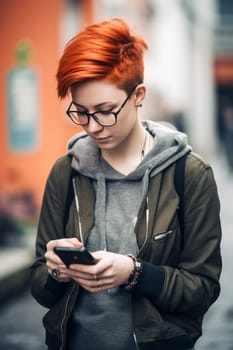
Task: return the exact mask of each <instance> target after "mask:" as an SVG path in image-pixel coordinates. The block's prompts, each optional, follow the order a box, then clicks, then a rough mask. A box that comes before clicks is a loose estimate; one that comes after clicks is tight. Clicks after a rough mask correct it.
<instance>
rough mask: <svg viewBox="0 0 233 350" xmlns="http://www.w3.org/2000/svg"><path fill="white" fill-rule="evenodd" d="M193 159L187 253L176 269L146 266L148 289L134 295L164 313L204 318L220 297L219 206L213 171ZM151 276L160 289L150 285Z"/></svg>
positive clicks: (189, 168)
mask: <svg viewBox="0 0 233 350" xmlns="http://www.w3.org/2000/svg"><path fill="white" fill-rule="evenodd" d="M191 157H192V161H191V162H190V160H189V161H188V164H187V167H186V168H187V169H186V179H185V215H184V221H185V227H184V249H183V250H182V251H181V252H180V258H179V262H178V264H177V266H175V267H174V266H166V265H164V266H151V264H150V265H148V264H145V273H144V276H143V279H144V285H145V286H147V287H146V288H145V287H143V286H142V283H140V284H139V286H138V289H137V290H136V291H135V292H136V293H139V294H144V295H146V296H148V297H150V299H152V300H153V302H154V303H155V304H156V305H157V306H158V307H159V308H160V309H162V310H164V311H165V312H169V313H170V312H171V313H173V312H183V313H190V314H197V315H201V316H202V315H203V314H204V313H205V312H206V311H207V310H208V308H209V307H210V305H211V304H212V303H213V302H214V301H215V300H216V299H217V297H218V295H219V293H220V284H219V278H220V273H221V268H222V262H221V253H220V242H221V224H220V203H219V198H218V192H217V187H216V183H215V180H214V176H213V172H212V169H211V167H210V166H209V165H208V164H206V163H205V162H204V161H203V160H201V159H200V158H199V157H198V156H196V155H192V156H191ZM162 270H163V271H164V274H163V273H162ZM148 276H149V277H148ZM152 276H153V277H154V280H158V281H159V284H158V285H157V283H155V284H154V283H150V282H151V280H152V278H153V277H152ZM148 278H150V281H149V280H148ZM153 289H154V290H153Z"/></svg>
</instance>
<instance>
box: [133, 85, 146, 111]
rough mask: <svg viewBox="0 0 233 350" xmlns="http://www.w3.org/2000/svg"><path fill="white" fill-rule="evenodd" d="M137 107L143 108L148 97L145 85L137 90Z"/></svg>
mask: <svg viewBox="0 0 233 350" xmlns="http://www.w3.org/2000/svg"><path fill="white" fill-rule="evenodd" d="M134 96H135V97H134V98H135V105H136V106H137V107H141V106H142V103H143V101H144V99H145V96H146V86H145V84H139V85H138V86H137V87H136V89H135V95H134Z"/></svg>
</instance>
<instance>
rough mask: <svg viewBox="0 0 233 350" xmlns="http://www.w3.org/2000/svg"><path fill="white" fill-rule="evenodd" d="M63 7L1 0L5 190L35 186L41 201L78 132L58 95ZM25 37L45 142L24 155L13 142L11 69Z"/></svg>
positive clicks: (59, 0)
mask: <svg viewBox="0 0 233 350" xmlns="http://www.w3.org/2000/svg"><path fill="white" fill-rule="evenodd" d="M84 3H85V2H84ZM64 6H65V0H49V1H48V0H40V1H32V0H7V1H0V23H1V24H0V28H1V36H0V44H1V45H0V47H1V61H0V116H1V128H0V190H1V191H3V190H6V189H8V190H10V191H16V192H18V191H22V190H30V191H32V192H33V193H34V194H35V199H36V202H37V204H39V205H40V203H41V199H42V194H43V190H44V185H45V181H46V178H47V175H48V172H49V170H50V169H51V166H52V164H53V163H54V161H55V159H56V158H58V157H59V156H60V155H62V154H64V153H65V151H66V143H67V140H68V139H69V138H70V136H71V135H73V134H74V133H76V132H77V131H78V129H77V127H75V126H73V125H71V123H69V122H68V121H67V118H66V117H65V107H66V106H65V104H64V103H61V102H59V100H58V98H57V95H56V80H55V74H56V68H57V63H58V58H59V55H60V52H59V45H60V41H59V40H60V38H59V33H60V32H59V27H60V21H61V16H62V13H63V11H64ZM84 17H85V16H84ZM87 18H88V16H87V15H86V20H87ZM25 38H29V39H30V40H31V42H32V46H33V55H32V60H31V62H30V66H31V67H34V68H36V69H37V71H38V72H39V97H38V98H39V125H40V127H39V130H38V132H39V135H40V136H39V140H40V142H39V145H38V147H37V149H36V150H34V151H33V152H31V153H28V154H20V153H16V152H12V151H11V150H10V149H9V146H8V140H7V137H8V136H7V118H8V117H7V90H6V81H7V74H8V72H9V70H10V69H12V68H13V67H14V66H15V48H16V45H17V44H18V42H19V41H20V40H21V39H25Z"/></svg>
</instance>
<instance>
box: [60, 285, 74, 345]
mask: <svg viewBox="0 0 233 350" xmlns="http://www.w3.org/2000/svg"><path fill="white" fill-rule="evenodd" d="M74 288H75V284H73V286H72V289H71V291H70V294H69V295H68V297H67V300H66V305H65V311H64V315H63V318H62V321H61V326H60V331H61V347H60V349H59V350H63V349H65V344H64V331H63V326H64V322H65V319H66V315H67V310H68V305H69V302H70V298H71V295H72V294H73V291H74Z"/></svg>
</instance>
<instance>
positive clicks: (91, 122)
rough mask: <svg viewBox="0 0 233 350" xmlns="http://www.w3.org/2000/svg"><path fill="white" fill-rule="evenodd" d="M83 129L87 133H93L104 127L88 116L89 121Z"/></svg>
mask: <svg viewBox="0 0 233 350" xmlns="http://www.w3.org/2000/svg"><path fill="white" fill-rule="evenodd" d="M85 129H86V131H87V132H88V133H89V134H95V133H97V132H99V131H102V130H103V129H104V127H103V126H102V125H100V124H98V123H97V122H96V121H95V119H94V118H93V117H90V118H89V123H88V125H87V126H86V127H85Z"/></svg>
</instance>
